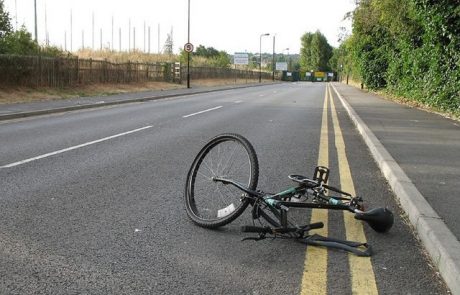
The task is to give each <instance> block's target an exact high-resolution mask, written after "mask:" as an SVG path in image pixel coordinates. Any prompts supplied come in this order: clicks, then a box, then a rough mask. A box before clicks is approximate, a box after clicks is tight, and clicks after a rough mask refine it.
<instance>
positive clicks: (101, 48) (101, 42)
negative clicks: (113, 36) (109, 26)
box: [100, 28, 102, 51]
mask: <svg viewBox="0 0 460 295" xmlns="http://www.w3.org/2000/svg"><path fill="white" fill-rule="evenodd" d="M100 32H101V33H100V36H101V51H102V28H101V30H100Z"/></svg>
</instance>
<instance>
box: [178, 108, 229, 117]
mask: <svg viewBox="0 0 460 295" xmlns="http://www.w3.org/2000/svg"><path fill="white" fill-rule="evenodd" d="M221 107H222V106H218V107H215V108H212V109H207V110H204V111H200V112H196V113H193V114H188V115H185V116H182V118H188V117H191V116H195V115H199V114H202V113H206V112H210V111H214V110H218V109H220V108H221Z"/></svg>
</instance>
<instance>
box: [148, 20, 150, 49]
mask: <svg viewBox="0 0 460 295" xmlns="http://www.w3.org/2000/svg"><path fill="white" fill-rule="evenodd" d="M148 34H149V53H150V26H149V33H148Z"/></svg>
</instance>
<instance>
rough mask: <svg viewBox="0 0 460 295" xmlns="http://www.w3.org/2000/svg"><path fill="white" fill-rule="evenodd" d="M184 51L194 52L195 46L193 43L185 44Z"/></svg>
mask: <svg viewBox="0 0 460 295" xmlns="http://www.w3.org/2000/svg"><path fill="white" fill-rule="evenodd" d="M184 50H185V52H193V44H192V43H185V45H184Z"/></svg>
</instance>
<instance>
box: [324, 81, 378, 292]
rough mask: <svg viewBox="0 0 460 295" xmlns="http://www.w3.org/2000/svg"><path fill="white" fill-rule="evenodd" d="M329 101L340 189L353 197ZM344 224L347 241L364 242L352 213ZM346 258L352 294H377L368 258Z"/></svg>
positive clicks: (337, 128) (364, 239)
mask: <svg viewBox="0 0 460 295" xmlns="http://www.w3.org/2000/svg"><path fill="white" fill-rule="evenodd" d="M328 86H329V85H328ZM330 99H331V113H332V122H333V125H334V133H335V146H336V148H337V157H338V162H339V172H340V183H341V187H342V189H343V190H344V191H346V192H349V193H350V194H352V195H355V194H356V193H355V187H354V184H353V179H352V178H351V172H350V166H349V164H348V160H347V156H346V153H345V142H344V139H343V135H342V131H341V129H340V124H339V120H338V117H337V112H336V109H335V105H334V100H333V99H332V96H330ZM344 222H345V231H346V238H347V240H350V241H359V242H366V237H365V235H364V229H363V225H362V223H361V222H360V221H357V220H355V219H354V218H353V214H352V213H348V212H344ZM348 258H349V263H350V270H351V279H352V282H351V288H352V292H353V294H378V290H377V284H376V282H375V275H374V271H373V269H372V263H371V259H370V257H358V256H356V255H354V254H351V253H350V254H349V255H348Z"/></svg>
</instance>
